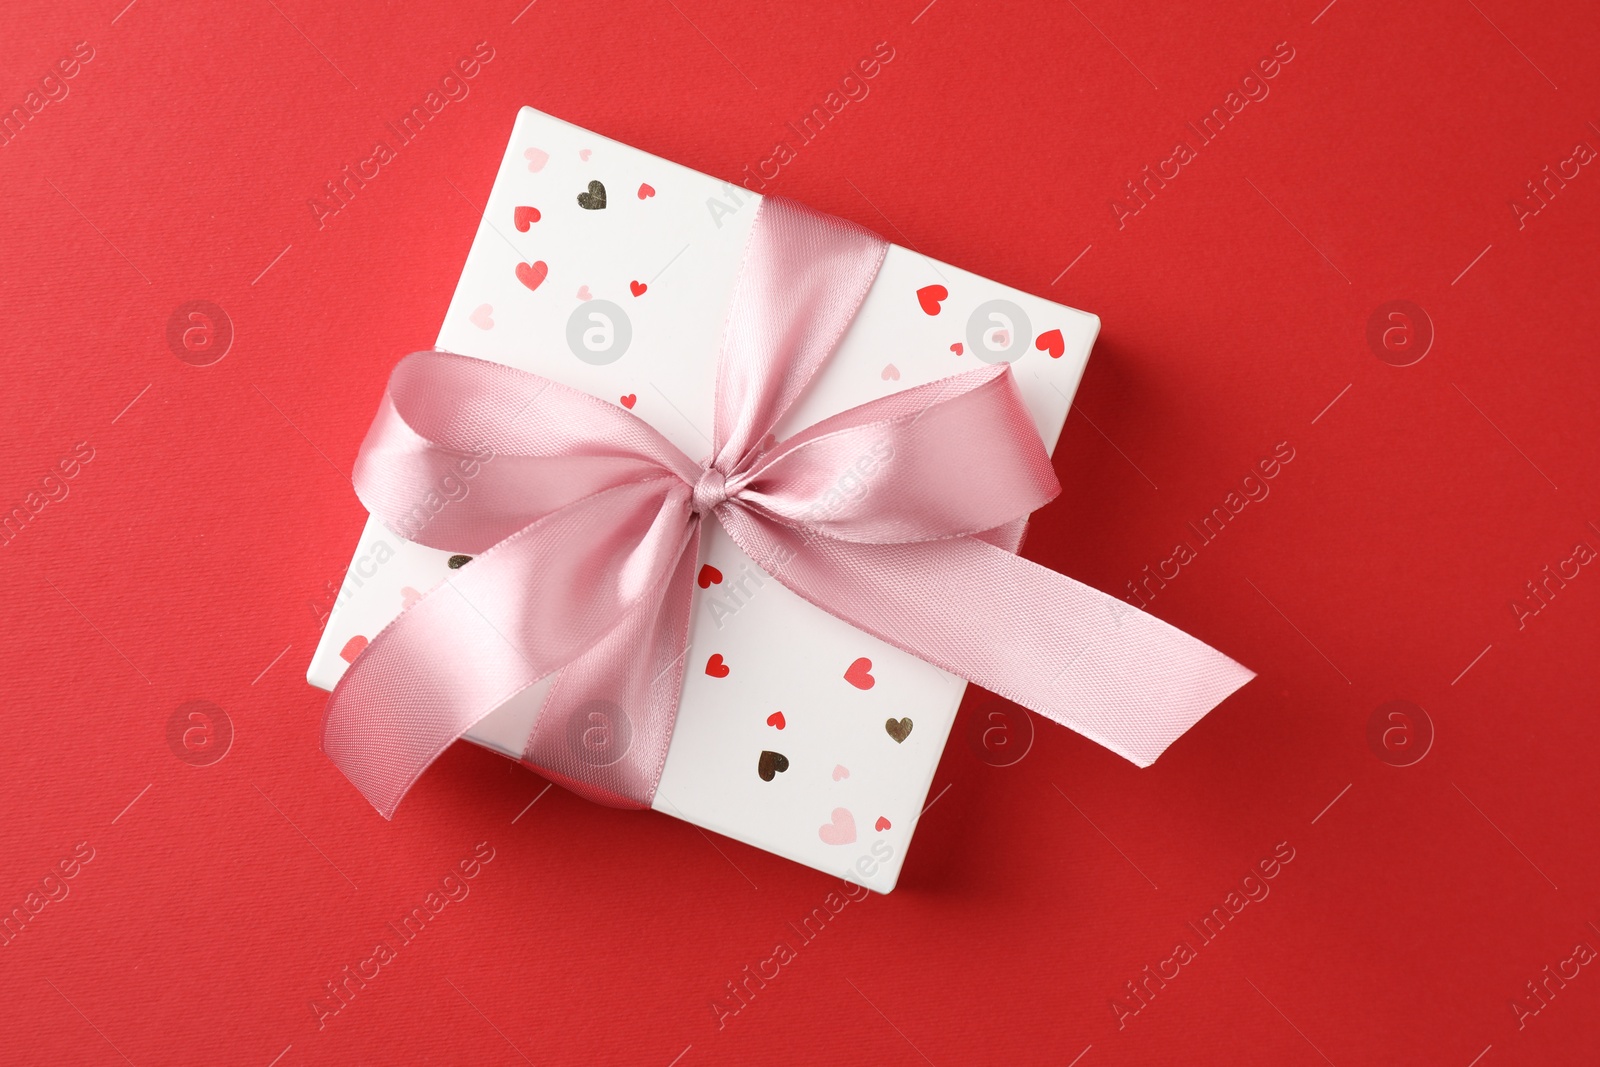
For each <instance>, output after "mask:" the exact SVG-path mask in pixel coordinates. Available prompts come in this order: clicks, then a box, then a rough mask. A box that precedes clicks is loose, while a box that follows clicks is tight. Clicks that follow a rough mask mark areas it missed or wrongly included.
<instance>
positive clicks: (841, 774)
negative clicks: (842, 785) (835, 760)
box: [833, 763, 850, 782]
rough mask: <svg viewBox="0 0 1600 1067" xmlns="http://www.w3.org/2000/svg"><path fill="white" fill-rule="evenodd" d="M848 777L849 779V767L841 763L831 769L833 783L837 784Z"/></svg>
mask: <svg viewBox="0 0 1600 1067" xmlns="http://www.w3.org/2000/svg"><path fill="white" fill-rule="evenodd" d="M848 777H850V768H849V767H846V766H845V765H844V764H842V763H841V764H839V765H838V766H836V767H834V769H833V780H834V781H836V782H837V781H839V779H841V778H848Z"/></svg>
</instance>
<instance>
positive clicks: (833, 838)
mask: <svg viewBox="0 0 1600 1067" xmlns="http://www.w3.org/2000/svg"><path fill="white" fill-rule="evenodd" d="M817 836H818V837H820V838H822V843H823V844H825V845H848V844H849V843H850V842H852V841H854V840H855V839H856V817H855V816H854V815H851V814H850V809H848V808H834V809H833V821H832V822H826V823H823V824H822V825H821V826H819V827H818V828H817Z"/></svg>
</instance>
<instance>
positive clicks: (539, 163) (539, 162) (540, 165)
mask: <svg viewBox="0 0 1600 1067" xmlns="http://www.w3.org/2000/svg"><path fill="white" fill-rule="evenodd" d="M522 158H523V159H526V160H527V161H528V169H529V170H530V171H532V172H533V173H535V174H538V173H539V172H540V171H541V170H544V165H545V164H546V163H548V162H550V153H549V152H546V151H545V150H544V149H542V148H529V149H527V150H526V151H524V152H523V153H522Z"/></svg>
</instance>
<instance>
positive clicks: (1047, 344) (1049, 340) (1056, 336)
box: [1033, 330, 1067, 359]
mask: <svg viewBox="0 0 1600 1067" xmlns="http://www.w3.org/2000/svg"><path fill="white" fill-rule="evenodd" d="M1033 347H1034V348H1037V349H1038V350H1039V351H1041V352H1048V353H1050V358H1051V359H1060V358H1061V353H1063V352H1065V351H1066V350H1067V343H1066V342H1065V341H1063V340H1062V339H1061V331H1060V330H1049V331H1046V332H1045V333H1041V334H1040V335H1039V336H1038V337H1037V338H1035V339H1034V342H1033Z"/></svg>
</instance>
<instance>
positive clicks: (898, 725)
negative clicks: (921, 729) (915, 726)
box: [883, 719, 911, 745]
mask: <svg viewBox="0 0 1600 1067" xmlns="http://www.w3.org/2000/svg"><path fill="white" fill-rule="evenodd" d="M883 728H884V730H885V731H887V732H888V734H889V736H890V737H892V738H894V743H895V744H897V745H903V744H905V740H906V738H908V737H910V736H911V720H910V719H890V720H889V721H888V722H885V723H884V724H883Z"/></svg>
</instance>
